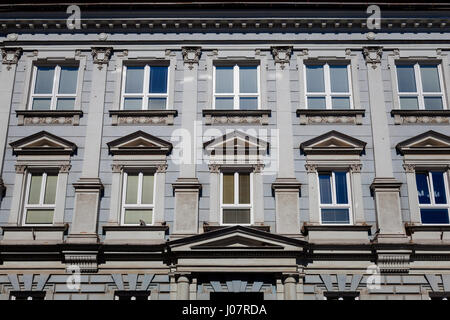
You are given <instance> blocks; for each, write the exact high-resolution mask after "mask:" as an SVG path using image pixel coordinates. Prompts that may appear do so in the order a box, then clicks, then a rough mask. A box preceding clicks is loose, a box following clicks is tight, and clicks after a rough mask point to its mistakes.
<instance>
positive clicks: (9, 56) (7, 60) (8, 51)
mask: <svg viewBox="0 0 450 320" xmlns="http://www.w3.org/2000/svg"><path fill="white" fill-rule="evenodd" d="M1 50H2V63H3V64H6V65H7V67H6V68H7V69H8V70H11V65H12V64H17V62H19V58H20V56H21V55H22V48H2V49H1Z"/></svg>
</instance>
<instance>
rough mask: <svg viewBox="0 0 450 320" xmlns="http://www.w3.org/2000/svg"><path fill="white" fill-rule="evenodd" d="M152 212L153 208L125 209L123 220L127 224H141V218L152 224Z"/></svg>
mask: <svg viewBox="0 0 450 320" xmlns="http://www.w3.org/2000/svg"><path fill="white" fill-rule="evenodd" d="M152 212H153V210H152V209H125V216H124V219H123V220H124V223H125V224H139V223H140V221H139V220H143V221H144V222H145V223H146V224H152Z"/></svg>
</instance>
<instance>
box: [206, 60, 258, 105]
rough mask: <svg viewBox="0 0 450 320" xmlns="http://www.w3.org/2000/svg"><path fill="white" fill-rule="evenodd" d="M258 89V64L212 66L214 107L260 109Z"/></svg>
mask: <svg viewBox="0 0 450 320" xmlns="http://www.w3.org/2000/svg"><path fill="white" fill-rule="evenodd" d="M259 91H260V89H259V66H245V65H237V64H236V65H234V66H215V67H214V102H213V108H214V109H218V110H231V109H237V110H256V109H260V104H261V102H260V94H259Z"/></svg>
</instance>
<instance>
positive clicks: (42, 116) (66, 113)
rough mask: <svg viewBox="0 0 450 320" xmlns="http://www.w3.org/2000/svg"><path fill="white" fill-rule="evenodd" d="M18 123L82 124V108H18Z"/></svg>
mask: <svg viewBox="0 0 450 320" xmlns="http://www.w3.org/2000/svg"><path fill="white" fill-rule="evenodd" d="M16 116H17V117H18V123H17V124H18V125H19V126H23V125H48V124H55V125H73V126H78V125H79V124H80V118H81V117H82V116H83V111H81V110H16Z"/></svg>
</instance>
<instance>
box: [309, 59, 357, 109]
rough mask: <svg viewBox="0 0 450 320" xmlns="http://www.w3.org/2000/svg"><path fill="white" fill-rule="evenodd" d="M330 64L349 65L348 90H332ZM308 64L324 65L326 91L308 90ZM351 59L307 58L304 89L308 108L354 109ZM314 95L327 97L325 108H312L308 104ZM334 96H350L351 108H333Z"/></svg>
mask: <svg viewBox="0 0 450 320" xmlns="http://www.w3.org/2000/svg"><path fill="white" fill-rule="evenodd" d="M330 64H331V65H342V66H346V67H347V81H348V92H346V93H343V92H332V91H331V74H330ZM308 66H323V81H324V91H323V92H308V84H307V81H308V78H307V69H308ZM351 67H352V65H351V61H348V62H347V61H346V62H343V61H332V60H327V61H320V62H316V61H314V62H310V61H307V60H305V61H304V67H303V79H304V83H303V89H304V92H305V106H306V109H308V110H354V108H355V107H354V101H353V99H354V97H353V83H352V82H353V81H352V69H351ZM309 97H311V98H314V97H325V109H310V108H309V105H308V98H309ZM332 97H348V98H349V100H350V108H349V109H333V103H332Z"/></svg>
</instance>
